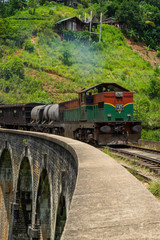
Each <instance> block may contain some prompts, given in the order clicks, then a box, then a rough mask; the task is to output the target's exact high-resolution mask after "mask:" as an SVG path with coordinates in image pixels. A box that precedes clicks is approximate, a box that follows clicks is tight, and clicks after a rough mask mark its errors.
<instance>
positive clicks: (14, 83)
mask: <svg viewBox="0 0 160 240" xmlns="http://www.w3.org/2000/svg"><path fill="white" fill-rule="evenodd" d="M17 1H18V0H17ZM10 2H11V1H10ZM14 2H15V1H14ZM21 2H23V1H21ZM24 2H25V1H24ZM30 2H31V1H30ZM129 2H130V1H126V4H127V3H129ZM95 4H97V5H98V6H99V9H100V10H99V12H100V11H101V9H102V8H103V7H104V6H103V4H104V3H103V2H101V3H97V2H96V1H95V3H93V4H92V5H89V4H88V1H87V3H86V5H83V6H82V5H81V6H80V7H79V8H78V9H73V8H70V7H67V6H63V5H57V4H56V3H54V2H52V3H50V4H49V3H48V4H47V3H45V5H46V6H44V5H43V6H39V7H37V5H32V7H30V8H26V7H27V5H26V6H25V5H23V8H25V9H24V10H20V9H16V10H15V14H14V15H13V16H9V17H7V18H2V19H0V89H1V90H0V102H4V103H18V102H31V101H36V102H43V103H49V102H60V101H65V100H69V99H72V98H74V97H75V96H76V92H77V91H78V90H80V89H81V88H84V87H88V86H90V85H93V84H96V83H100V82H116V83H118V84H120V85H122V86H124V87H126V88H128V89H129V90H130V91H133V92H134V93H135V98H134V103H135V109H134V110H135V120H136V119H140V120H141V121H142V122H143V126H144V130H143V137H144V138H148V139H154V140H158V139H159V136H160V130H158V129H159V128H160V118H159V112H160V101H159V100H160V70H159V68H158V66H157V67H156V68H155V69H153V68H152V67H151V65H150V63H149V62H146V61H145V60H143V59H142V58H141V57H140V56H139V55H138V53H134V52H133V51H132V49H131V48H130V47H128V46H127V44H126V41H125V38H124V35H123V34H122V32H121V30H120V29H117V28H115V27H113V26H108V25H102V41H101V43H99V42H98V41H97V39H96V38H95V37H94V38H92V40H91V41H89V40H88V39H89V35H88V32H83V33H73V32H70V31H69V32H65V31H64V39H66V40H67V41H66V40H64V39H63V41H61V40H60V38H59V36H58V35H57V34H56V33H55V31H54V27H55V25H54V23H55V22H56V21H58V20H60V19H62V18H65V17H69V16H74V15H77V16H78V15H79V14H80V13H81V11H82V9H84V8H85V10H86V12H87V13H89V11H90V10H91V8H94V7H95ZM122 4H123V2H122ZM122 4H120V2H119V1H117V6H118V7H117V10H116V8H115V5H116V2H115V1H113V2H112V3H110V5H109V6H110V8H109V6H108V5H107V6H108V7H107V9H112V10H113V9H114V8H115V12H116V14H119V11H120V6H121V7H122ZM137 4H138V6H139V2H138V1H137ZM147 4H149V1H148V2H147ZM97 5H96V6H97ZM112 5H113V6H114V7H112ZM155 5H156V2H155ZM30 6H31V5H30ZM35 6H36V8H34V7H35ZM100 7H101V8H100ZM111 7H112V8H111ZM154 7H155V6H154ZM156 7H157V9H158V8H159V6H156ZM96 9H98V8H96ZM104 9H105V8H104ZM83 11H84V10H83ZM107 11H108V10H106V16H107V13H108V12H107ZM4 13H5V12H4ZM5 14H7V13H5ZM10 15H11V14H10ZM135 25H136V24H132V25H131V26H132V27H134V26H135ZM137 25H138V24H137ZM128 26H129V23H128ZM131 30H133V29H132V28H131ZM97 32H99V29H97ZM68 39H70V41H68ZM155 44H158V42H157V43H156V42H155Z"/></svg>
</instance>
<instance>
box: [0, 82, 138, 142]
mask: <svg viewBox="0 0 160 240" xmlns="http://www.w3.org/2000/svg"><path fill="white" fill-rule="evenodd" d="M0 126H1V127H3V128H11V129H23V130H30V131H40V132H47V133H52V134H58V135H61V136H65V137H70V138H74V139H77V140H80V141H84V142H87V143H97V144H98V145H107V144H127V143H137V142H138V139H139V138H140V135H141V122H140V121H133V93H132V92H130V91H129V90H127V89H125V88H123V87H122V86H120V85H118V84H116V83H101V84H97V85H95V86H91V87H89V88H87V89H83V90H82V91H80V92H79V93H78V98H77V99H74V100H71V101H67V102H63V103H59V104H47V105H43V104H40V103H28V104H10V105H7V104H1V105H0Z"/></svg>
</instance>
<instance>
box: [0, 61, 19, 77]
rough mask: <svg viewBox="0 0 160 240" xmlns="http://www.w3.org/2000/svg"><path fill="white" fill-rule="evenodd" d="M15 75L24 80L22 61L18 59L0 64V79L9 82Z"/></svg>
mask: <svg viewBox="0 0 160 240" xmlns="http://www.w3.org/2000/svg"><path fill="white" fill-rule="evenodd" d="M13 75H16V76H17V77H19V78H21V79H23V78H24V65H23V61H22V60H21V59H20V58H18V57H12V58H10V59H7V60H6V61H5V62H4V63H3V64H0V77H1V78H4V79H6V80H9V79H10V78H12V77H13Z"/></svg>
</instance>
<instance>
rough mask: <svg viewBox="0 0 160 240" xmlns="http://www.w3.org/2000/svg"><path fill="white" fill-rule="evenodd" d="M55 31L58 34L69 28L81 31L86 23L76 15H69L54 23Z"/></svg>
mask: <svg viewBox="0 0 160 240" xmlns="http://www.w3.org/2000/svg"><path fill="white" fill-rule="evenodd" d="M55 27H56V31H57V33H58V34H61V33H62V30H63V29H65V30H71V31H75V32H81V31H84V30H86V27H87V24H86V23H85V22H82V21H81V20H80V19H79V18H77V17H70V18H65V19H63V20H60V21H58V22H56V23H55Z"/></svg>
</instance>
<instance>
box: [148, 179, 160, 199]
mask: <svg viewBox="0 0 160 240" xmlns="http://www.w3.org/2000/svg"><path fill="white" fill-rule="evenodd" d="M148 190H149V191H150V192H151V193H152V194H153V195H154V196H156V197H160V184H159V183H157V182H154V181H151V182H149V186H148Z"/></svg>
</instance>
